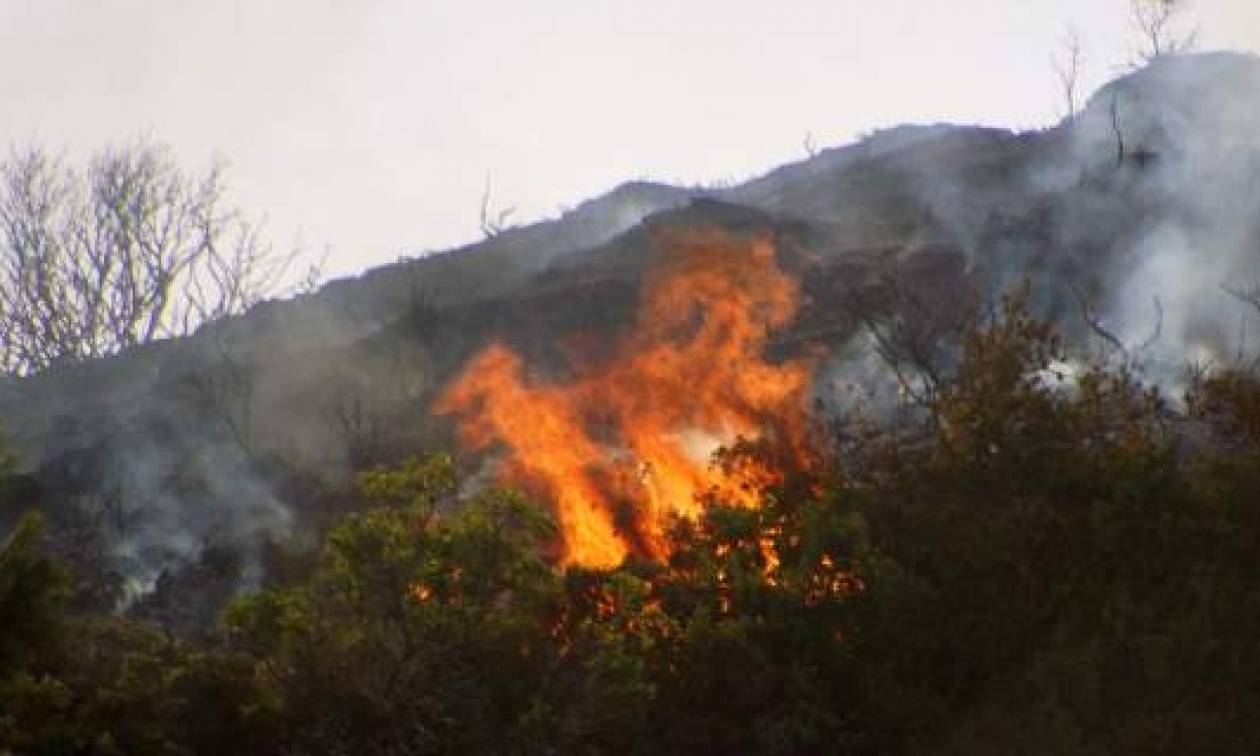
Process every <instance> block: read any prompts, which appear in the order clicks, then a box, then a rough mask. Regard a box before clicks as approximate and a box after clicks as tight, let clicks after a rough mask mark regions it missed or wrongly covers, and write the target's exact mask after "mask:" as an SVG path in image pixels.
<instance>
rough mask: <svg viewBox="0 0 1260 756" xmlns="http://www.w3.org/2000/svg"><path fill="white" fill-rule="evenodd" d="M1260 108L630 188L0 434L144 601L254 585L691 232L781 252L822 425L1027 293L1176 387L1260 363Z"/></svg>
mask: <svg viewBox="0 0 1260 756" xmlns="http://www.w3.org/2000/svg"><path fill="white" fill-rule="evenodd" d="M1257 95H1260V61H1258V60H1257V59H1256V58H1254V57H1249V56H1242V55H1232V54H1210V55H1198V56H1187V57H1170V58H1162V59H1159V60H1157V61H1156V62H1155V63H1154V64H1153V65H1151V66H1149V67H1147V68H1145V69H1143V70H1141V71H1137V72H1134V73H1132V74H1130V75H1127V76H1124V77H1122V78H1120V79H1118V80H1116V81H1115V82H1112V83H1111V84H1109V85H1107V86H1106V87H1104V88H1103V89H1102V90H1100V91H1099V92H1098V93H1097V94H1095V95H1094V97H1093V98H1091V100H1090V101H1089V103H1088V105H1087V107H1086V108H1085V109H1084V110H1083V111H1082V112H1081V113H1080V114H1078V115H1077V116H1076V117H1074V118H1073V119H1070V120H1068V121H1065V122H1064V123H1062V124H1060V125H1058V126H1057V127H1055V128H1053V129H1049V130H1046V131H1041V132H1032V133H1011V132H1007V131H1000V130H994V129H984V128H975V127H961V126H903V127H898V128H895V129H890V130H887V131H884V132H879V133H876V134H874V135H872V136H871V137H869V138H867V139H865V140H863V141H861V142H859V143H857V144H854V145H849V146H845V147H839V148H835V149H830V150H824V151H822V152H821V153H819V154H817V155H815V156H813V157H811V158H810V159H808V160H805V161H802V162H800V163H796V164H793V165H788V166H784V167H781V168H778V169H776V170H774V171H771V172H770V173H768V174H766V175H765V176H762V177H760V178H757V179H754V180H752V181H750V182H748V183H746V184H743V185H741V186H737V187H732V188H727V189H714V190H686V189H680V188H674V187H668V186H663V185H656V184H646V183H633V184H627V185H625V186H622V187H620V188H618V189H615V190H614V191H612V192H610V193H609V194H608V195H605V196H604V197H601V198H598V199H595V200H592V201H590V202H588V203H585V204H584V205H582V206H580V207H578V208H576V209H575V210H573V211H571V212H569V213H566V214H564V215H563V216H561V217H559V218H557V219H555V220H551V221H546V222H543V223H539V224H534V225H531V226H526V227H522V228H513V229H508V230H505V231H504V232H502V233H500V234H497V235H495V236H493V237H492V238H488V239H486V240H484V241H482V242H480V243H477V244H473V245H470V246H468V247H465V248H462V249H458V250H453V251H450V252H445V253H441V254H432V255H427V256H423V257H418V258H415V259H409V260H402V261H399V262H398V263H395V264H393V265H389V266H384V267H382V268H378V269H375V270H373V271H369V272H368V273H365V274H364V275H363V276H361V277H359V278H356V279H349V280H344V281H336V282H333V283H330V284H328V285H327V286H325V287H324V288H323V289H322V290H320V291H319V292H316V293H314V294H311V295H307V296H305V297H303V298H301V299H298V300H296V301H289V302H272V303H267V304H265V305H262V306H259V307H257V308H255V309H254V310H253V311H251V312H249V313H248V314H246V315H244V316H242V317H241V318H237V319H234V320H231V321H226V322H222V323H218V324H215V325H213V326H210V327H207V328H205V329H203V330H202V331H201V332H199V333H198V334H196V335H195V336H193V337H191V338H189V339H184V340H179V341H170V342H162V343H157V344H152V345H149V346H146V347H142V348H139V349H135V350H132V351H130V352H128V353H125V354H122V355H119V356H118V357H116V358H113V359H109V360H103V361H100V362H96V363H90V364H84V365H78V366H72V367H67V368H63V369H59V370H56V371H53V372H50V373H48V374H45V375H40V376H36V377H34V378H30V379H24V380H21V381H16V380H9V381H7V382H5V383H4V384H3V385H0V418H2V419H3V423H4V426H5V430H6V432H7V433H8V434H9V436H10V437H11V438H12V440H13V444H14V445H15V446H16V448H17V449H18V451H19V452H20V454H21V455H22V459H23V462H24V465H25V467H26V468H27V469H28V470H30V471H32V472H33V473H34V474H35V475H36V476H37V477H39V478H41V479H42V480H43V481H44V482H45V484H46V485H45V489H46V491H47V492H48V495H47V496H46V499H47V501H48V502H49V504H50V506H53V505H54V504H55V506H59V507H62V508H63V509H65V508H66V507H70V508H72V509H74V510H75V512H74V513H68V514H67V513H64V512H63V515H64V516H63V517H62V518H61V520H60V521H62V522H63V524H64V527H63V531H65V532H70V531H72V530H74V528H75V527H79V528H96V529H97V530H98V531H99V532H101V533H103V534H104V536H103V541H102V542H101V543H99V544H98V546H97V548H98V549H99V550H100V552H101V553H100V557H101V559H103V560H104V561H105V562H106V563H107V564H108V565H109V566H110V567H112V568H113V569H116V570H118V571H120V572H122V573H124V574H125V575H127V577H128V578H129V579H130V580H131V581H132V585H133V588H134V589H135V590H136V591H138V592H141V593H143V592H144V591H148V590H152V589H153V588H154V587H155V586H156V585H158V583H159V577H160V576H161V575H162V574H163V573H164V572H168V573H169V572H170V571H171V570H175V569H177V568H179V567H180V566H181V565H187V564H191V563H194V562H196V561H197V560H198V559H200V557H201V555H202V553H203V552H204V551H205V550H206V549H207V548H208V547H210V546H219V545H224V544H226V545H227V546H229V547H230V548H231V549H233V550H235V551H238V552H240V553H241V554H243V555H245V556H244V557H243V558H242V564H243V565H244V567H243V568H242V569H241V570H240V571H241V573H242V574H244V575H246V576H248V575H254V574H256V573H257V571H258V570H259V569H262V567H261V566H260V564H261V561H260V560H261V559H262V557H261V553H262V549H263V547H264V545H265V543H266V542H267V541H268V540H269V539H272V538H277V539H284V538H288V537H291V536H292V535H293V534H295V533H298V534H300V533H302V532H303V531H304V529H305V528H306V526H307V525H310V524H311V523H312V522H313V521H316V520H318V518H317V517H315V516H314V515H313V514H312V513H311V511H310V509H311V508H312V507H313V505H312V504H311V501H312V500H318V497H317V496H315V497H312V495H311V493H310V492H311V491H312V490H318V489H320V488H321V487H323V486H336V485H339V481H341V482H344V481H345V480H346V478H347V475H348V473H349V472H350V471H352V470H353V469H355V468H356V467H357V466H359V465H362V464H367V463H370V462H375V461H381V460H388V459H393V458H397V457H399V456H401V455H403V454H405V453H407V452H408V451H415V450H418V449H422V448H432V447H437V446H444V445H449V444H450V443H451V442H452V435H451V427H450V424H449V422H447V421H444V420H440V419H434V418H433V417H432V416H431V415H430V412H429V408H430V407H431V405H432V402H433V400H434V399H435V398H436V396H437V395H438V393H439V391H440V390H441V388H442V387H443V386H444V385H446V384H447V383H448V381H450V380H451V379H452V377H454V376H455V375H457V374H458V372H459V371H460V369H461V368H462V366H463V365H464V364H465V362H466V361H467V360H468V359H469V358H471V357H472V356H473V355H474V354H476V353H477V352H478V351H479V350H480V349H481V348H482V347H484V346H485V345H486V344H487V343H489V342H490V341H492V340H497V341H501V342H503V343H506V344H509V345H511V346H512V347H513V348H515V349H516V350H518V351H519V352H520V353H521V354H522V355H523V356H524V358H525V359H526V361H527V362H528V364H530V365H532V366H533V367H534V369H537V370H540V371H543V372H547V371H557V370H563V366H564V365H565V358H566V355H567V354H568V353H570V352H572V351H573V350H574V349H594V350H596V351H598V350H599V349H600V345H601V343H607V342H608V341H610V339H611V338H612V337H614V336H615V335H616V334H619V333H622V332H623V331H624V330H625V328H626V327H627V324H629V323H630V322H631V321H632V320H633V317H634V312H635V303H636V301H637V297H638V295H639V292H640V290H641V286H642V281H643V277H644V275H645V270H646V269H647V266H648V264H649V261H650V260H651V259H652V255H653V254H654V251H653V250H654V249H655V246H654V240H655V239H657V238H659V237H660V235H661V234H662V233H669V232H671V231H676V230H678V229H686V228H698V229H701V228H708V229H718V230H721V231H724V232H727V233H731V234H749V233H753V234H756V235H759V236H763V237H766V238H769V239H772V240H773V242H774V245H775V248H776V250H777V254H778V256H779V264H780V265H782V266H784V268H785V269H787V270H789V271H790V272H791V273H792V274H793V275H795V276H797V277H798V278H799V280H800V282H801V289H802V303H801V306H800V308H799V310H798V312H797V313H796V318H795V320H794V321H793V322H792V323H791V324H790V325H788V326H787V327H786V328H785V329H784V330H783V332H782V333H779V334H776V336H775V338H774V339H772V340H771V341H770V342H769V343H768V344H767V347H766V348H767V349H768V350H769V351H771V352H773V353H774V354H776V355H778V357H779V358H780V359H783V358H788V357H790V356H792V355H797V354H801V353H803V352H804V351H805V350H811V349H814V350H818V349H821V350H823V351H825V352H826V353H827V354H828V355H829V358H828V359H827V360H825V361H823V363H821V365H822V366H821V367H820V368H819V369H820V370H825V371H829V376H830V378H831V380H828V381H822V382H819V383H818V386H819V387H820V388H819V389H818V391H819V392H821V393H823V394H824V395H823V396H820V397H817V398H820V399H822V400H823V401H825V402H827V403H829V404H843V402H844V401H846V398H845V396H847V395H845V394H843V393H836V392H840V391H841V389H840V388H837V387H845V386H847V387H853V386H859V387H861V388H862V389H863V391H864V392H865V394H866V395H872V396H873V395H883V394H881V392H882V391H884V390H885V389H887V388H888V386H887V382H888V380H889V379H888V378H886V377H885V378H877V377H876V371H875V369H874V364H875V362H876V360H875V359H874V357H873V356H872V354H873V349H874V347H875V346H878V344H875V343H874V342H873V341H872V334H873V333H883V334H885V335H886V334H888V333H893V332H905V331H906V330H907V329H908V330H909V331H910V332H912V333H913V334H919V335H920V336H922V337H923V338H928V337H930V336H931V332H932V329H933V328H934V327H935V324H936V323H939V322H947V321H948V320H949V317H950V313H951V311H952V310H953V309H954V308H956V307H957V306H959V305H960V304H961V303H963V302H965V301H966V300H967V299H968V298H969V297H971V296H972V295H976V296H979V297H981V298H986V297H992V296H994V295H995V294H996V293H998V292H1000V291H1002V290H1004V289H1006V288H1008V287H1009V286H1011V285H1012V284H1014V283H1016V282H1018V281H1020V280H1022V279H1025V278H1027V279H1029V280H1030V281H1031V282H1032V284H1033V292H1034V296H1035V298H1036V305H1037V307H1038V308H1039V310H1040V312H1041V313H1042V314H1045V315H1048V316H1050V317H1053V318H1056V319H1057V320H1058V321H1059V322H1060V324H1061V326H1062V327H1063V329H1064V330H1065V332H1066V333H1067V334H1068V335H1069V337H1071V338H1073V339H1074V340H1075V341H1076V342H1077V343H1080V344H1085V343H1089V342H1090V339H1095V337H1096V336H1097V334H1098V333H1101V332H1105V333H1106V334H1107V335H1108V336H1109V337H1110V339H1104V342H1107V343H1109V344H1110V346H1108V347H1107V348H1109V349H1124V350H1129V351H1131V352H1137V351H1141V352H1142V356H1143V363H1144V364H1145V365H1146V366H1147V369H1149V370H1152V371H1156V372H1157V373H1158V377H1160V378H1162V379H1164V380H1167V381H1175V380H1176V378H1177V375H1178V374H1179V371H1180V370H1181V369H1182V368H1183V367H1184V364H1185V362H1186V361H1187V360H1217V361H1224V360H1228V359H1231V358H1233V356H1234V355H1235V353H1236V352H1238V351H1239V350H1243V351H1252V352H1253V351H1254V347H1251V346H1250V345H1249V344H1248V337H1247V336H1246V334H1247V333H1248V330H1249V328H1250V324H1251V320H1250V319H1249V318H1251V317H1252V316H1254V314H1255V312H1254V311H1253V310H1251V309H1250V308H1249V307H1248V306H1247V305H1245V304H1244V303H1243V302H1242V301H1240V299H1239V298H1238V297H1236V296H1232V295H1231V294H1230V293H1229V292H1228V291H1226V289H1227V288H1229V289H1232V290H1235V291H1236V292H1242V291H1245V290H1246V289H1247V288H1248V287H1249V286H1251V285H1253V284H1254V282H1256V281H1260V113H1258V112H1257V110H1256V108H1255V107H1254V105H1253V103H1254V101H1255V97H1256V96H1257ZM1089 323H1092V327H1091V326H1090V325H1089ZM907 324H909V325H907ZM880 329H883V330H880ZM898 329H900V330H898ZM1240 334H1241V335H1240ZM916 338H917V337H916ZM1251 341H1252V342H1254V338H1252V339H1251ZM1095 343H1097V340H1096V339H1095ZM921 356H923V355H921ZM926 358H928V359H940V360H942V361H943V362H944V363H947V362H948V355H947V354H945V353H941V354H936V353H932V354H928V355H926ZM79 510H82V512H79ZM84 512H86V513H88V514H83V513H84ZM76 513H77V514H76ZM89 515H90V516H89ZM94 517H95V518H97V519H93V518H94ZM57 521H58V520H56V518H54V522H57ZM64 542H65V543H66V544H67V546H66V548H67V549H69V548H72V546H70V545H69V544H70V543H71V539H70V538H69V536H67V537H66V538H65V539H64Z"/></svg>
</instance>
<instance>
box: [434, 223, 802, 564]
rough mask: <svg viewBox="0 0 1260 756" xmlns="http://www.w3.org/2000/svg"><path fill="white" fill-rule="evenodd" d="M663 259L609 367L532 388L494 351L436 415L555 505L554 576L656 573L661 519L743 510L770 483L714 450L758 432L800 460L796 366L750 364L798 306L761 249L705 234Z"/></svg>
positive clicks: (662, 542)
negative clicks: (651, 561)
mask: <svg viewBox="0 0 1260 756" xmlns="http://www.w3.org/2000/svg"><path fill="white" fill-rule="evenodd" d="M661 252H662V253H663V254H661V255H660V259H659V261H658V263H657V264H656V265H655V266H653V268H652V269H650V270H649V271H648V273H647V275H646V278H645V281H644V286H643V291H642V295H641V301H640V303H639V309H638V314H637V316H636V318H635V322H634V324H633V327H632V329H631V330H630V332H629V334H628V335H627V336H625V337H624V338H623V339H621V340H620V341H619V342H618V343H617V344H616V345H615V347H614V349H613V350H612V356H611V358H610V359H608V360H604V361H601V362H600V364H598V365H577V366H574V377H573V378H572V379H571V380H569V381H567V382H563V383H546V382H540V381H531V380H528V379H527V378H526V376H525V375H524V370H523V366H522V361H521V359H520V357H519V356H518V355H517V354H516V353H514V352H513V351H512V350H510V349H509V348H507V347H506V346H503V345H501V344H495V345H492V346H490V347H488V348H486V349H485V350H484V351H482V352H481V353H480V354H479V355H478V356H477V357H475V358H474V359H473V360H472V361H471V362H470V363H469V365H468V366H467V367H466V368H465V370H464V372H463V374H462V375H460V376H459V377H458V378H457V379H456V380H455V381H453V382H452V384H451V385H449V386H448V387H447V388H446V390H445V391H444V392H443V394H442V396H441V397H439V399H438V401H437V403H436V405H435V410H436V411H437V412H438V413H441V414H451V415H455V416H456V417H457V418H458V420H459V437H460V440H461V443H463V444H464V445H465V446H466V447H468V448H469V449H472V450H476V451H481V450H485V449H488V448H489V447H491V446H492V445H494V444H496V443H498V444H501V445H502V446H503V447H505V450H506V456H505V458H504V460H503V461H502V463H501V464H500V467H499V472H498V475H499V479H500V482H502V483H506V484H512V485H519V486H521V487H522V488H525V489H526V490H530V491H531V492H534V493H537V494H540V495H542V496H544V497H546V498H548V499H549V500H550V501H552V502H553V503H554V506H555V508H556V514H557V520H558V522H559V525H560V536H561V540H562V543H561V546H562V561H563V562H564V563H566V564H574V563H576V564H581V565H586V566H592V567H608V566H615V565H617V564H619V563H620V562H621V561H622V560H623V559H624V558H625V556H626V555H627V554H628V553H630V552H636V553H640V554H643V555H645V556H649V557H653V558H660V557H662V556H664V555H666V554H668V552H669V544H668V543H667V539H666V530H667V528H668V526H669V523H670V521H671V519H672V518H674V517H678V516H681V517H695V516H696V515H698V514H699V513H700V511H701V508H702V506H703V503H702V498H701V497H702V496H703V495H706V494H712V495H713V497H714V498H717V499H719V500H722V501H725V502H727V503H735V504H743V505H753V504H755V503H756V491H755V489H756V487H757V486H759V485H762V484H764V483H765V482H767V480H769V479H770V477H771V476H768V474H767V471H756V470H749V469H741V470H727V471H725V472H723V471H722V470H719V469H717V467H716V466H714V465H712V464H710V457H711V454H712V452H713V451H714V450H715V449H716V448H717V447H719V446H721V445H724V444H729V443H731V442H732V441H734V440H736V439H737V438H739V437H749V436H755V435H758V434H766V433H769V434H774V435H775V437H776V440H782V441H783V442H784V443H785V448H789V449H800V448H803V443H802V441H803V437H804V432H803V431H804V425H805V422H804V401H805V394H806V391H807V389H808V386H809V377H810V373H811V370H810V366H809V364H808V363H807V362H806V361H804V360H791V361H786V362H783V363H781V364H772V363H769V362H767V361H766V360H765V358H764V355H763V352H764V350H765V346H766V341H767V339H768V337H769V334H770V332H771V331H772V330H774V329H777V328H781V327H783V326H784V325H786V324H787V323H788V322H789V321H790V320H791V319H792V318H793V316H794V315H795V313H796V309H797V303H798V300H799V290H798V287H797V284H796V282H795V281H794V280H793V279H791V278H790V277H788V276H787V275H786V274H784V273H783V271H781V270H780V269H779V267H778V266H777V265H776V264H775V255H774V248H773V246H772V245H771V244H770V242H769V241H768V240H765V239H751V240H748V239H734V238H730V237H727V236H725V235H719V234H716V233H714V234H706V235H690V236H688V237H687V238H684V239H674V240H672V242H671V243H670V244H668V245H666V246H665V248H663V249H662V250H661Z"/></svg>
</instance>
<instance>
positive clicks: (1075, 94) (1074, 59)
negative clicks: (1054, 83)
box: [1050, 27, 1085, 119]
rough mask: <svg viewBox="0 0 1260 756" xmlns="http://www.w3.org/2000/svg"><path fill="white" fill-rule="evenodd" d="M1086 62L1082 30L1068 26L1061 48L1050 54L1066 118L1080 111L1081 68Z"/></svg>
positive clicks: (1060, 44) (1072, 116)
mask: <svg viewBox="0 0 1260 756" xmlns="http://www.w3.org/2000/svg"><path fill="white" fill-rule="evenodd" d="M1084 64H1085V45H1084V43H1083V42H1082V41H1081V35H1080V32H1078V31H1077V30H1076V29H1075V28H1074V27H1068V29H1067V30H1066V31H1065V32H1064V33H1063V38H1062V40H1060V43H1059V50H1058V51H1057V52H1055V53H1054V54H1052V55H1051V56H1050V65H1051V66H1053V67H1054V75H1055V78H1057V79H1058V80H1059V89H1060V91H1061V92H1062V95H1063V107H1064V110H1065V113H1064V118H1069V119H1070V118H1075V117H1076V114H1077V113H1078V112H1079V111H1080V79H1081V68H1082V67H1083V66H1084Z"/></svg>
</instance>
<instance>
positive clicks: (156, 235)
mask: <svg viewBox="0 0 1260 756" xmlns="http://www.w3.org/2000/svg"><path fill="white" fill-rule="evenodd" d="M295 256H296V251H295V252H292V253H289V254H277V253H276V252H274V251H273V249H272V247H271V246H269V245H268V244H266V243H265V242H264V241H263V240H262V238H261V236H260V229H259V227H258V225H256V224H254V223H251V222H250V221H249V220H248V219H246V218H245V216H244V215H243V213H242V212H241V211H239V210H237V209H235V208H232V207H229V206H226V203H225V201H224V187H223V166H222V165H221V164H215V165H214V166H212V167H211V168H210V169H209V170H207V171H206V172H205V173H203V174H200V175H192V174H188V173H185V172H184V171H182V170H180V169H179V167H178V166H177V165H176V164H175V162H174V160H173V158H172V156H171V154H170V151H169V150H168V149H166V148H164V147H162V146H159V145H153V144H148V143H144V142H137V143H134V144H132V145H129V146H126V147H122V148H119V149H108V150H105V151H103V152H101V153H99V154H97V155H96V156H95V158H93V159H92V160H91V161H90V163H89V164H88V166H87V168H86V170H84V171H76V170H74V169H73V168H70V167H67V166H66V165H65V164H64V161H63V160H62V159H60V158H58V157H53V156H49V155H48V154H47V153H46V152H44V151H43V150H41V149H38V148H27V149H23V150H14V151H12V152H11V154H10V156H9V158H8V159H7V160H6V161H5V162H3V163H2V164H0V371H5V372H11V373H17V374H27V373H33V372H38V371H40V370H44V369H46V368H48V367H50V366H53V365H56V364H59V363H63V362H72V361H77V360H83V359H89V358H93V357H100V356H104V355H107V354H112V353H114V352H117V351H118V350H120V349H123V348H126V347H128V346H132V345H135V344H141V343H145V342H148V341H152V340H154V339H159V338H165V337H170V336H178V335H184V334H188V333H191V332H192V331H193V330H195V329H196V328H197V327H198V326H199V325H201V324H202V323H205V322H208V321H210V320H214V319H216V318H220V317H222V316H224V315H229V314H233V313H238V312H241V311H243V310H245V309H247V308H248V307H250V306H251V305H253V304H255V303H257V302H258V301H260V300H261V299H263V298H265V297H267V296H272V295H274V294H276V293H277V292H278V291H279V289H280V286H281V284H282V282H283V281H284V280H285V278H286V277H287V275H288V271H289V269H290V267H291V266H292V263H293V261H294V259H295Z"/></svg>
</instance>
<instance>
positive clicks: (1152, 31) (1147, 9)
mask: <svg viewBox="0 0 1260 756" xmlns="http://www.w3.org/2000/svg"><path fill="white" fill-rule="evenodd" d="M1188 6H1189V3H1188V2H1187V0H1129V15H1130V18H1131V20H1132V23H1133V28H1134V30H1135V31H1136V32H1137V34H1138V38H1139V42H1138V44H1139V47H1138V51H1137V59H1136V60H1135V61H1134V63H1135V64H1136V65H1143V64H1145V63H1149V62H1151V61H1152V60H1154V59H1156V58H1160V57H1163V56H1165V55H1177V54H1179V53H1183V52H1186V51H1188V50H1190V49H1191V48H1193V47H1194V45H1195V43H1196V41H1197V40H1198V32H1197V31H1196V30H1192V31H1189V32H1185V33H1179V32H1178V31H1177V28H1176V27H1177V25H1178V20H1179V19H1180V17H1181V16H1183V15H1185V13H1186V10H1187V9H1188Z"/></svg>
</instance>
